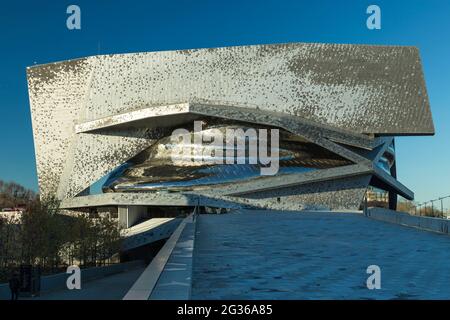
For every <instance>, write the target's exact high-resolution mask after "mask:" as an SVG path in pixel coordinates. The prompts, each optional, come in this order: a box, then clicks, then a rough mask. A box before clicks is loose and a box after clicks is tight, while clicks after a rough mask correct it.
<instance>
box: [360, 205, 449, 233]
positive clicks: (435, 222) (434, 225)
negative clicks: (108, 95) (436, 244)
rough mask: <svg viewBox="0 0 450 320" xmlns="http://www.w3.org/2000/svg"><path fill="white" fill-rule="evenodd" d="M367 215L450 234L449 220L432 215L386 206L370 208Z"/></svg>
mask: <svg viewBox="0 0 450 320" xmlns="http://www.w3.org/2000/svg"><path fill="white" fill-rule="evenodd" d="M367 216H368V217H369V218H372V219H375V220H381V221H386V222H391V223H396V224H400V225H403V226H408V227H414V228H419V229H422V230H427V231H433V232H439V233H445V234H449V223H450V222H449V220H447V219H441V218H432V217H420V216H413V215H410V214H407V213H405V212H398V211H394V210H389V209H384V208H369V209H368V210H367Z"/></svg>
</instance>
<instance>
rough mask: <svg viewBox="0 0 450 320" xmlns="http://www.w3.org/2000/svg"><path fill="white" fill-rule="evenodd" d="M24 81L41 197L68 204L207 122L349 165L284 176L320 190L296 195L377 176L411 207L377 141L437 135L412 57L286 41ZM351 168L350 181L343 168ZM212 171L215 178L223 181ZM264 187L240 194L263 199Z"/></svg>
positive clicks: (136, 56) (128, 57)
mask: <svg viewBox="0 0 450 320" xmlns="http://www.w3.org/2000/svg"><path fill="white" fill-rule="evenodd" d="M27 77H28V88H29V97H30V107H31V113H32V123H33V135H34V142H35V152H36V163H37V171H38V177H39V186H40V191H41V194H42V195H43V196H46V195H49V194H56V195H57V197H58V198H60V199H72V198H73V197H75V196H76V195H79V194H80V192H82V191H83V190H85V189H86V188H88V187H89V186H90V185H92V184H93V183H94V182H95V181H97V180H99V179H100V178H101V177H103V176H104V175H106V174H108V173H110V172H112V171H113V170H114V169H115V168H117V167H119V166H121V165H122V164H124V163H125V162H127V161H129V160H130V159H132V158H133V157H135V156H136V155H137V154H139V153H141V152H142V151H144V150H146V149H148V148H152V147H154V146H155V143H156V144H161V143H163V142H162V140H161V139H164V137H167V135H168V134H170V130H171V129H173V128H175V127H179V126H183V125H185V124H186V123H187V122H192V121H193V120H195V119H198V118H201V117H215V118H218V119H227V120H228V121H230V120H233V121H246V122H247V123H250V124H255V125H254V127H257V125H265V126H270V127H273V128H275V127H276V128H282V129H283V130H285V131H286V132H290V134H292V135H294V136H297V137H301V138H302V139H304V141H307V142H308V143H310V144H311V145H314V146H317V147H320V148H323V149H325V150H328V152H330V153H332V154H335V155H338V156H339V157H342V158H344V159H345V160H346V161H348V162H349V163H351V164H348V165H347V166H343V167H341V168H335V167H334V168H328V169H325V170H312V171H314V172H303V173H299V172H295V173H294V172H290V173H289V174H288V175H285V176H292V175H298V174H300V175H301V176H302V178H301V179H300V178H299V179H297V181H303V182H301V184H302V185H307V184H308V183H313V182H314V185H315V186H316V187H315V188H306V187H303V188H300V187H299V188H298V190H299V192H304V193H305V192H306V193H308V192H309V193H313V194H318V193H321V190H322V189H321V187H320V186H321V183H319V181H325V180H326V181H329V183H332V181H333V180H336V179H337V177H338V176H340V178H339V179H344V178H345V179H348V180H347V182H346V183H342V181H339V183H338V184H336V186H338V185H339V186H340V187H336V188H335V189H337V190H336V192H337V193H335V195H338V193H339V192H340V191H342V190H347V191H348V190H356V189H357V190H364V189H365V187H367V184H368V183H369V182H366V180H370V181H372V180H373V179H371V177H373V176H376V177H377V178H376V179H377V183H381V184H385V185H386V188H390V189H392V190H393V191H392V192H395V193H399V194H402V195H405V196H407V197H409V198H411V197H412V196H413V195H412V193H411V192H410V191H409V190H407V189H406V188H405V187H404V186H402V185H401V184H399V183H398V181H396V179H395V177H393V176H392V175H389V174H388V173H386V172H385V170H383V168H384V167H386V164H388V165H389V163H387V161H389V159H387V158H386V157H385V156H383V155H389V153H386V152H383V154H381V155H379V154H378V153H379V152H378V151H379V149H380V146H384V145H385V144H386V143H385V142H383V141H381V140H380V139H381V138H377V137H378V136H395V135H432V134H434V126H433V121H432V117H431V112H430V107H429V102H428V97H427V92H426V87H425V82H424V77H423V73H422V67H421V63H420V58H419V53H418V50H417V49H416V48H414V47H399V46H367V45H341V44H305V43H290V44H274V45H256V46H241V47H226V48H213V49H194V50H178V51H162V52H146V53H132V54H114V55H104V56H93V57H87V58H82V59H77V60H70V61H64V62H58V63H51V64H46V65H41V66H33V67H29V68H28V69H27ZM219 123H220V122H219ZM299 146H300V142H298V145H297V147H299ZM383 148H385V147H383ZM386 148H388V146H387V147H386ZM285 149H286V148H285ZM294 149H295V148H294ZM286 150H287V151H286V152H292V150H291V149H289V148H287V149H286ZM375 158H376V159H375ZM380 158H381V159H380ZM385 158H386V159H385ZM375 161H376V162H375ZM146 163H147V164H149V162H148V161H147V162H146ZM379 163H382V164H383V163H384V165H383V166H382V167H379V166H378V164H379ZM159 165H161V164H159ZM354 165H356V167H355V166H354ZM149 166H150V167H149V168H148V169H150V170H156V169H155V168H156V167H155V165H154V164H152V163H151V162H150V164H149ZM285 167H287V166H285ZM347 167H351V168H353V169H352V170H353V171H352V170H349V169H345V170H344V169H342V168H347ZM151 168H153V169H151ZM246 168H247V170H250V171H251V169H250V167H246ZM122 169H123V167H122ZM216 169H217V171H214V172H213V173H211V172H210V174H212V175H216V176H220V175H223V172H222V171H223V170H222V169H221V168H220V167H217V168H216ZM337 169H339V170H337ZM384 169H385V168H384ZM170 170H174V168H170ZM333 170H334V171H333ZM316 171H317V172H316ZM128 172H129V171H128ZM230 172H231V173H232V172H233V170H231V171H230ZM339 172H341V173H342V172H346V176H342V174H340V173H339ZM231 173H230V176H232V175H233V174H231ZM331 173H333V174H331ZM171 174H173V172H172V173H171ZM186 174H192V172H191V173H186ZM125 176H126V175H125ZM361 176H364V177H368V178H367V179H366V178H364V179H362V178H361ZM305 177H306V178H305ZM285 178H286V177H285ZM264 179H265V180H266V182H264V183H263V185H272V187H271V188H272V189H271V190H272V191H270V192H273V195H274V199H276V201H278V199H277V198H279V197H278V196H277V191H276V190H277V189H281V188H286V187H287V186H283V184H282V183H281V184H277V183H275V182H274V181H278V180H276V179H277V178H276V177H272V178H269V177H267V178H264ZM270 179H272V180H271V181H272V182H270V183H268V182H267V181H268V180H270ZM256 180H261V179H256ZM256 180H255V181H254V182H253V186H250V185H246V187H247V189H245V190H244V191H245V192H247V193H248V192H249V190H250V191H251V190H253V191H254V192H258V190H262V188H261V185H260V183H258V182H256ZM284 180H286V179H284ZM110 181H111V179H110ZM350 181H355V183H354V184H353V185H352V184H351V183H349V182H350ZM142 182H143V181H140V183H141V185H142ZM161 182H162V181H152V183H161ZM298 183H300V182H298ZM298 183H297V184H298ZM322 184H323V182H322ZM244 185H245V183H242V187H241V189H242V188H244ZM352 186H354V187H352ZM230 188H231V187H229V186H227V187H223V188H222V187H220V188H215V189H217V190H222V191H221V192H222V193H217V194H216V196H233V194H235V195H237V194H239V193H240V192H241V191H242V190H243V189H242V190H240V189H239V188H238V187H236V186H235V187H234V189H235V190H234V191H233V190H231V189H233V188H231V189H230ZM252 188H253V189H252ZM327 188H328V189H330V190H333V187H332V186H331V187H330V186H328V187H327ZM225 189H226V190H228V191H224V190H225ZM238 189H239V190H240V191H239V190H238ZM300 189H301V190H303V191H301V190H300ZM328 189H327V190H328ZM230 190H231V191H230ZM283 190H284V189H283ZM311 190H312V191H311ZM128 191H131V190H128ZM217 192H219V191H217ZM227 192H228V193H227ZM245 192H244V193H243V194H245ZM268 192H269V191H268V190H265V191H264V194H265V195H267V194H268ZM283 192H284V191H283ZM201 193H202V194H204V193H205V192H203V191H202V192H201ZM331 194H332V193H330V196H328V198H329V197H331ZM360 194H361V192H360V191H358V192H357V195H355V192H346V196H345V197H347V198H349V197H357V198H359V197H360ZM280 196H281V197H283V195H282V194H280ZM255 197H256V196H255ZM347 198H346V199H347ZM315 199H318V200H317V201H319V202H320V201H321V200H320V197H315ZM346 201H347V200H345V199H340V200H339V201H338V202H339V205H338V207H345V203H350V202H351V203H352V205H349V206H350V207H355V205H354V203H355V201H354V200H352V201H350V200H349V201H347V202H346ZM281 202H282V201H281ZM356 202H357V201H356ZM326 203H327V205H328V206H329V204H330V203H332V201H331V202H330V201H326ZM331 207H332V206H331Z"/></svg>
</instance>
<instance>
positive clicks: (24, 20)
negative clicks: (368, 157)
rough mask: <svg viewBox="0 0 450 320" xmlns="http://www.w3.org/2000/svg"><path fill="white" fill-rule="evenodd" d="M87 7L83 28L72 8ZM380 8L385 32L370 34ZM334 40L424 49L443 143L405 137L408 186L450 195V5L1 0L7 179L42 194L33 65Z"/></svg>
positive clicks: (420, 193) (400, 156)
mask: <svg viewBox="0 0 450 320" xmlns="http://www.w3.org/2000/svg"><path fill="white" fill-rule="evenodd" d="M70 4H77V5H79V6H80V8H81V27H82V28H81V30H72V31H70V30H68V29H67V28H66V19H67V17H68V15H67V14H66V8H67V6H69V5H70ZM370 4H377V5H379V6H380V8H381V12H382V29H381V30H368V29H367V27H366V19H367V14H366V8H367V7H368V6H369V5H370ZM280 42H327V43H364V44H387V45H389V44H392V45H414V46H417V47H419V49H420V53H421V57H422V61H423V66H424V72H425V79H426V83H427V87H428V94H429V97H430V103H431V107H432V112H433V119H434V123H435V128H436V135H435V136H434V137H403V138H399V139H397V144H396V147H397V162H398V165H397V168H398V176H399V180H400V181H401V182H403V183H404V184H405V185H407V186H408V187H410V188H411V189H412V190H413V191H415V193H416V199H417V200H418V201H423V200H428V199H430V198H436V197H438V196H441V195H446V194H450V165H449V162H450V148H449V141H450V128H449V125H448V124H449V123H450V111H449V110H450V109H449V103H450V1H446V0H441V1H438V0H429V1H419V0H416V1H413V0H412V1H411V0H410V1H393V0H390V1H375V0H374V1H364V0H348V1H343V0H334V1H329V0H322V1H320V0H319V1H314V2H313V1H301V0H290V1H282V0H277V1H264V0H259V1H256V0H251V1H245V0H241V1H237V0H222V1H219V0H209V1H207V0H177V1H175V0H166V1H151V0H149V1H143V0H141V1H137V0H127V1H122V0H121V1H112V0H89V1H80V0H73V1H62V0H58V1H44V0H41V1H20V0H16V1H10V0H9V1H1V4H0V46H1V50H0V70H1V72H2V75H1V77H0V128H1V137H0V150H1V156H0V179H3V180H7V181H10V180H14V181H17V182H19V183H21V184H23V185H25V186H27V187H30V188H33V189H35V190H37V178H36V169H35V163H34V161H35V158H34V147H33V138H32V129H31V119H30V111H29V103H28V94H27V83H26V75H25V68H26V67H27V66H31V65H33V64H35V63H38V64H42V63H47V62H53V61H60V60H67V59H71V58H76V57H82V56H88V55H94V54H98V53H100V54H108V53H123V52H136V51H156V50H171V49H186V48H202V47H217V46H229V45H245V44H262V43H280Z"/></svg>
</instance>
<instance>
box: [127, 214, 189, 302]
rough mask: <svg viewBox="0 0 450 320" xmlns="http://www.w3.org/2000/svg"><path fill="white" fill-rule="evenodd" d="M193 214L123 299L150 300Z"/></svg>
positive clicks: (176, 231) (175, 232)
mask: <svg viewBox="0 0 450 320" xmlns="http://www.w3.org/2000/svg"><path fill="white" fill-rule="evenodd" d="M192 219H193V214H192V213H191V214H190V215H189V216H188V217H186V218H185V219H183V221H181V223H180V225H179V226H178V228H177V229H176V230H175V231H174V232H173V234H172V235H171V236H170V238H169V240H167V242H166V243H165V244H164V246H163V247H162V248H161V250H159V252H158V254H157V255H156V256H155V257H154V258H153V260H152V262H151V263H150V264H149V265H148V266H147V268H145V270H144V272H142V274H141V275H140V277H139V278H138V279H137V280H136V282H135V283H134V284H133V286H132V287H131V289H130V290H129V291H128V292H127V294H126V295H125V296H124V297H123V299H122V300H148V299H149V298H150V295H151V293H152V291H153V289H154V287H155V286H156V283H157V282H158V279H159V277H160V275H161V273H162V271H163V270H164V267H165V266H166V263H167V261H168V260H169V257H170V255H171V254H172V251H173V249H174V248H175V245H176V244H177V242H178V239H179V238H180V235H181V233H182V232H183V230H184V227H185V226H186V223H188V222H192V221H193V220H192Z"/></svg>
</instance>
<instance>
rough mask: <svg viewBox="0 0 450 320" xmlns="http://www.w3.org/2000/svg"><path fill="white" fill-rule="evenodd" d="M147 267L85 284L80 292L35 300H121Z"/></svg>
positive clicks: (67, 290) (51, 295)
mask: <svg viewBox="0 0 450 320" xmlns="http://www.w3.org/2000/svg"><path fill="white" fill-rule="evenodd" d="M144 268H145V266H142V267H137V268H134V269H131V270H127V271H125V272H121V273H117V274H114V275H111V276H108V277H104V278H100V279H97V280H92V281H89V282H85V283H83V279H81V281H82V282H81V289H80V290H76V289H74V290H69V289H66V290H59V291H52V292H47V293H43V294H42V295H41V296H40V297H35V298H32V299H33V300H121V299H122V298H123V297H124V296H125V294H126V293H127V292H128V290H129V289H130V288H131V286H132V285H133V283H134V282H135V281H136V280H137V278H138V277H139V276H140V275H141V273H142V272H143V271H144Z"/></svg>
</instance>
